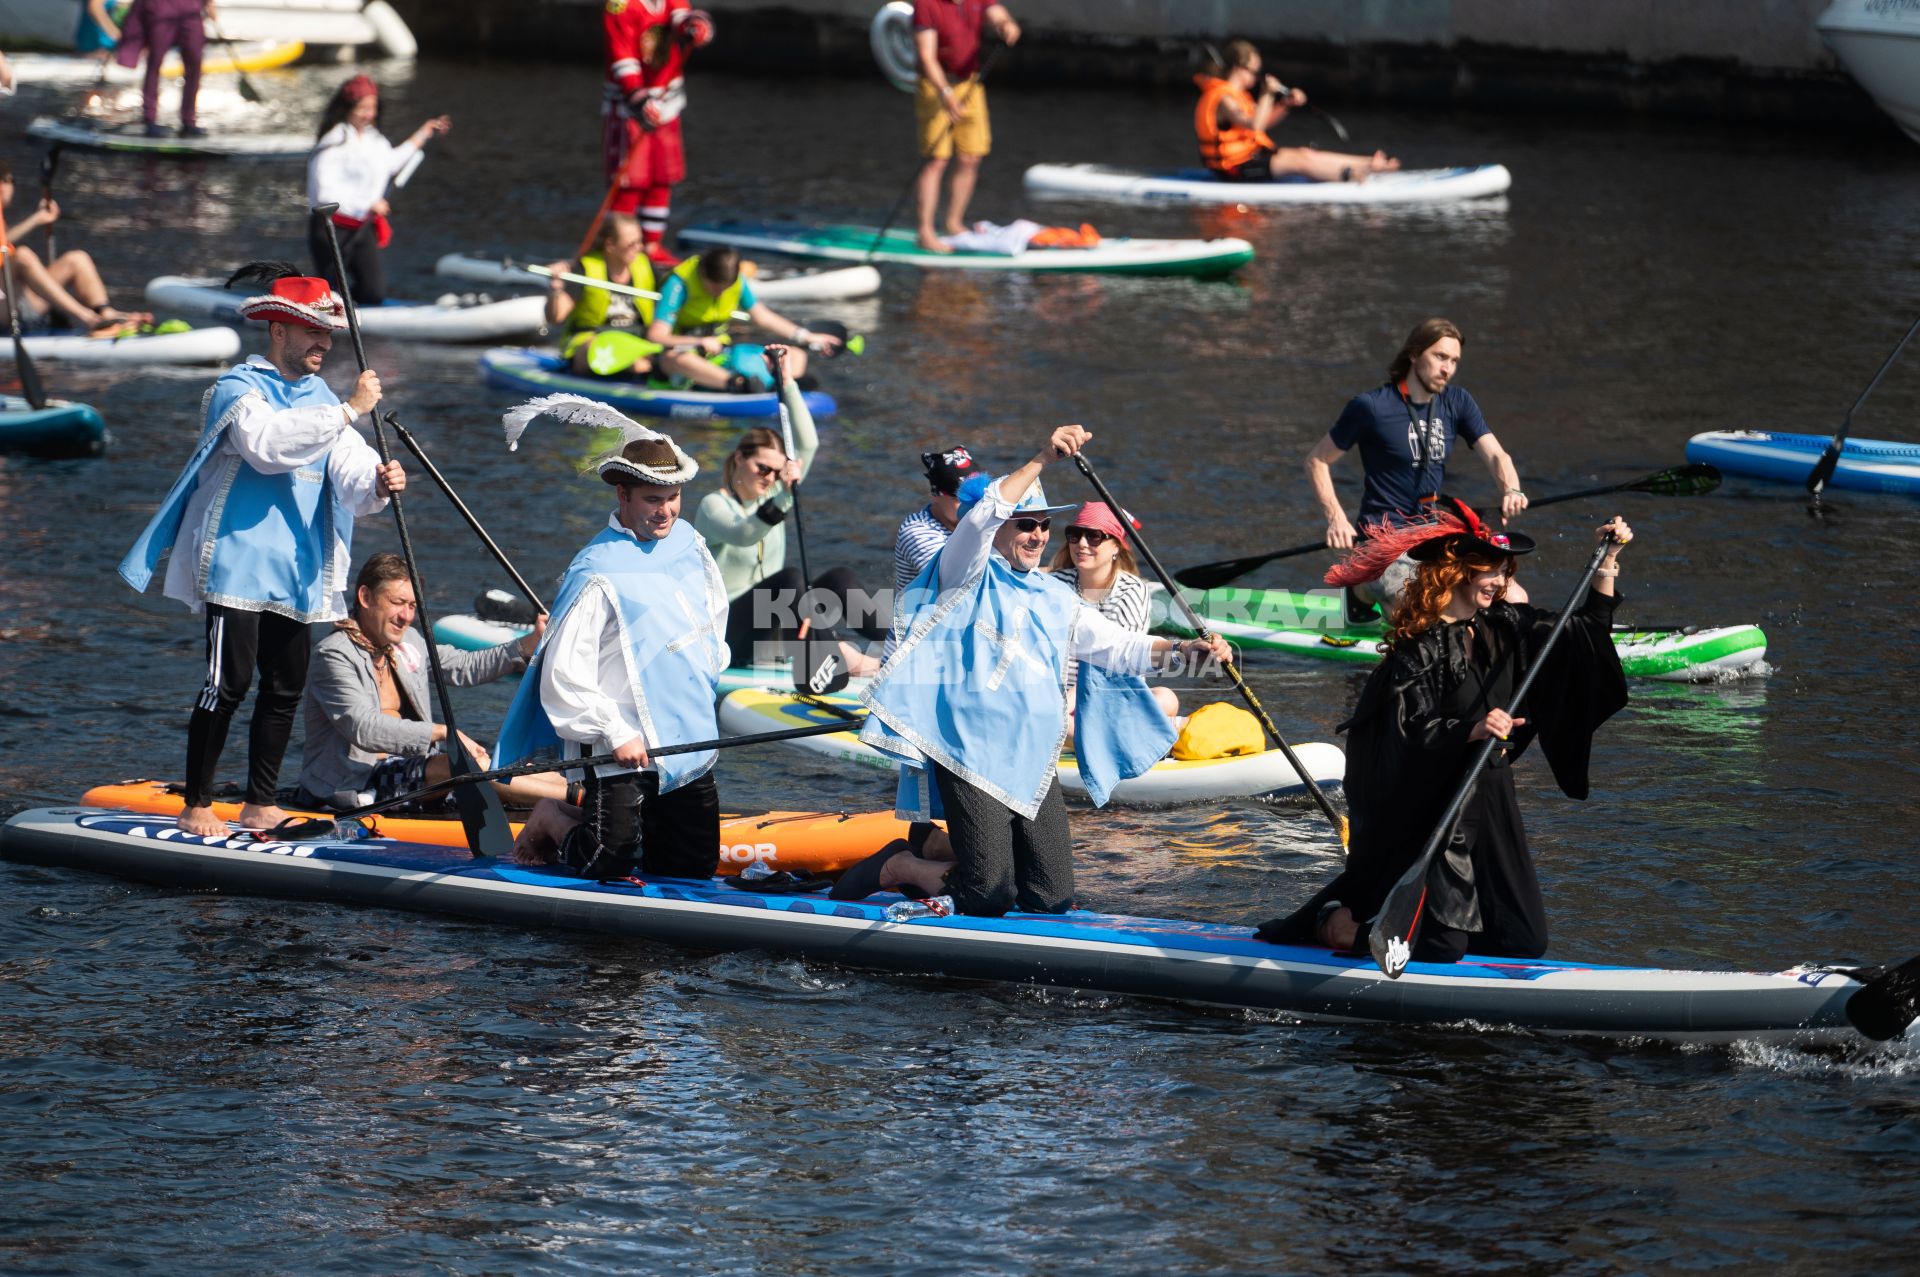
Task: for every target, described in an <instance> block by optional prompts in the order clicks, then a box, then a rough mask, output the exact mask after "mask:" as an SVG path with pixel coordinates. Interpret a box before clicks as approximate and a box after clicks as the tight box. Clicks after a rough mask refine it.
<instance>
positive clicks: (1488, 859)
mask: <svg viewBox="0 0 1920 1277" xmlns="http://www.w3.org/2000/svg"><path fill="white" fill-rule="evenodd" d="M1595 536H1596V538H1598V539H1600V540H1605V539H1607V538H1609V537H1611V538H1612V539H1613V541H1614V543H1615V544H1613V546H1612V547H1611V549H1609V550H1608V552H1607V553H1606V554H1605V555H1604V556H1603V557H1602V559H1601V561H1600V566H1599V569H1598V570H1597V571H1596V572H1595V574H1594V578H1593V583H1592V586H1591V587H1590V588H1589V589H1588V591H1587V594H1586V597H1585V598H1584V599H1583V600H1582V601H1581V602H1580V603H1579V604H1578V605H1577V607H1576V610H1575V611H1574V614H1573V615H1572V617H1570V618H1569V619H1568V624H1567V628H1566V630H1565V632H1564V633H1563V634H1562V635H1561V638H1560V641H1559V642H1558V643H1557V644H1556V645H1554V647H1553V648H1552V649H1551V651H1550V652H1549V653H1548V655H1547V657H1546V661H1547V664H1546V665H1545V667H1543V668H1542V670H1541V671H1540V677H1539V678H1538V680H1537V681H1536V682H1535V683H1534V685H1533V688H1532V690H1531V691H1529V693H1528V696H1527V702H1526V704H1524V705H1522V706H1519V707H1518V710H1517V713H1516V712H1515V706H1514V705H1513V694H1514V689H1515V688H1516V687H1518V686H1519V684H1520V682H1521V680H1522V679H1523V678H1524V677H1525V676H1526V672H1527V670H1528V668H1529V667H1531V666H1532V665H1533V664H1534V662H1535V661H1536V660H1538V659H1540V651H1541V648H1542V647H1543V645H1544V644H1545V642H1546V638H1547V635H1548V633H1549V632H1550V631H1551V630H1552V628H1553V625H1554V622H1555V620H1556V619H1557V618H1556V616H1555V614H1554V613H1552V612H1547V611H1543V610H1542V609H1540V608H1536V607H1532V606H1530V605H1527V604H1515V603H1510V602H1507V601H1506V597H1505V596H1506V592H1507V588H1508V584H1509V583H1510V582H1511V581H1512V579H1513V574H1514V572H1515V570H1516V568H1517V567H1518V563H1519V559H1520V556H1522V555H1525V554H1527V553H1529V552H1530V551H1531V550H1532V549H1533V541H1532V539H1531V538H1529V537H1527V536H1524V535H1522V534H1520V533H1517V532H1509V533H1502V532H1496V531H1494V530H1492V529H1490V528H1489V527H1487V526H1486V525H1485V524H1484V523H1482V522H1481V521H1480V518H1479V516H1478V515H1476V514H1475V513H1474V512H1473V511H1472V510H1471V509H1469V508H1468V507H1467V506H1466V505H1465V504H1464V503H1462V502H1460V501H1458V500H1456V499H1454V498H1451V497H1442V498H1441V499H1440V502H1439V506H1438V509H1437V510H1436V512H1435V513H1434V515H1433V516H1432V517H1431V518H1428V519H1425V520H1422V521H1420V522H1417V523H1411V524H1407V525H1405V526H1403V527H1400V528H1395V529H1391V530H1388V531H1383V532H1382V533H1381V534H1380V535H1378V536H1375V537H1373V538H1370V539H1369V540H1367V541H1364V542H1362V543H1361V544H1360V545H1359V546H1357V547H1355V548H1354V550H1353V551H1352V552H1351V553H1350V554H1349V555H1348V556H1347V557H1346V559H1345V560H1344V561H1342V562H1341V563H1340V564H1339V565H1338V566H1337V567H1335V568H1334V569H1333V570H1332V571H1330V572H1328V573H1327V578H1326V579H1327V583H1328V584H1330V585H1352V584H1354V583H1356V582H1360V581H1366V580H1370V579H1373V578H1375V577H1377V576H1378V575H1379V573H1380V572H1382V571H1384V570H1385V569H1386V567H1387V566H1388V565H1389V564H1391V563H1392V562H1393V561H1394V560H1395V559H1397V558H1399V557H1400V555H1401V554H1403V553H1405V554H1409V555H1411V556H1412V558H1413V560H1414V563H1415V565H1416V566H1415V569H1414V573H1413V577H1412V579H1411V580H1410V581H1409V582H1408V583H1407V586H1406V588H1405V589H1404V590H1403V591H1402V592H1401V594H1400V596H1399V598H1398V600H1397V601H1396V602H1395V603H1394V605H1393V609H1392V611H1391V612H1390V613H1389V615H1388V620H1387V627H1388V628H1387V654H1386V659H1385V660H1383V661H1382V662H1381V663H1380V665H1379V667H1378V668H1377V669H1375V670H1374V672H1373V674H1372V676H1371V677H1370V678H1368V679H1367V684H1366V687H1365V688H1364V689H1363V690H1362V691H1361V693H1360V703H1359V704H1358V705H1357V706H1356V707H1355V708H1354V712H1353V717H1352V718H1351V719H1349V720H1348V721H1347V722H1346V723H1345V724H1343V725H1342V728H1341V730H1342V731H1345V730H1347V729H1349V728H1350V729H1352V734H1351V735H1350V737H1349V739H1348V745H1347V774H1346V782H1345V784H1346V792H1347V804H1348V809H1349V811H1350V813H1351V816H1352V821H1353V829H1352V834H1353V837H1352V844H1351V846H1350V848H1349V854H1348V857H1347V863H1346V868H1345V870H1344V871H1343V872H1342V873H1341V874H1340V876H1339V877H1337V878H1335V879H1334V880H1333V882H1332V883H1331V884H1329V885H1328V886H1327V887H1326V888H1325V889H1324V890H1322V891H1321V892H1319V894H1317V895H1315V896H1314V897H1313V898H1312V899H1311V900H1309V901H1308V902H1307V903H1306V904H1305V905H1303V906H1302V907H1301V908H1300V909H1298V910H1296V911H1295V912H1294V913H1292V914H1291V915H1289V916H1287V917H1285V918H1276V919H1274V920H1273V921H1272V922H1269V923H1266V924H1265V925H1264V926H1262V927H1261V928H1260V929H1259V931H1258V932H1257V934H1258V936H1259V938H1260V939H1262V940H1268V941H1272V942H1274V943H1277V944H1299V945H1320V946H1325V947H1328V948H1332V949H1335V950H1339V951H1361V952H1364V951H1365V950H1366V948H1367V942H1368V932H1369V928H1370V925H1371V923H1372V921H1373V919H1374V917H1375V915H1376V914H1377V913H1378V912H1379V909H1380V906H1381V904H1382V903H1383V901H1384V900H1385V899H1386V896H1387V893H1388V891H1390V890H1391V889H1392V887H1393V885H1394V883H1396V882H1397V881H1399V879H1400V877H1401V875H1402V874H1404V873H1405V872H1406V871H1407V870H1408V869H1409V868H1410V867H1411V866H1412V864H1413V862H1414V860H1415V858H1416V857H1417V856H1418V855H1419V853H1420V850H1421V848H1422V847H1423V846H1425V844H1426V842H1427V839H1428V837H1429V836H1430V835H1431V834H1432V832H1433V828H1434V825H1435V824H1436V822H1437V821H1438V820H1439V819H1440V816H1441V814H1442V813H1443V812H1444V811H1445V810H1446V808H1447V806H1448V804H1449V803H1450V801H1451V800H1452V798H1453V794H1454V791H1455V789H1456V788H1457V787H1458V786H1459V784H1460V780H1461V777H1462V776H1463V775H1464V774H1465V773H1466V771H1467V768H1468V767H1469V765H1470V764H1471V762H1472V759H1473V756H1474V754H1475V752H1476V750H1477V748H1478V746H1479V744H1480V742H1482V741H1485V740H1487V739H1488V738H1490V737H1491V738H1497V739H1499V740H1501V741H1503V742H1506V746H1505V748H1504V750H1501V751H1497V752H1496V753H1495V755H1494V757H1493V759H1492V760H1491V762H1490V763H1489V765H1488V767H1487V769H1486V770H1485V772H1483V773H1482V775H1481V777H1480V779H1479V782H1478V784H1477V786H1476V787H1475V789H1474V792H1473V794H1472V796H1471V797H1470V798H1469V800H1468V802H1467V805H1466V807H1465V809H1464V811H1463V812H1462V813H1461V816H1460V819H1459V822H1458V823H1457V824H1456V825H1455V827H1454V829H1453V832H1452V835H1451V838H1450V841H1449V842H1448V843H1447V844H1446V845H1445V847H1444V849H1443V852H1442V854H1440V855H1438V856H1436V857H1435V858H1434V861H1433V866H1432V868H1431V870H1430V871H1429V873H1428V876H1427V895H1426V902H1425V905H1424V909H1423V913H1422V915H1421V918H1420V921H1419V925H1418V929H1417V930H1416V932H1415V936H1416V940H1415V944H1414V949H1413V960H1414V961H1416V962H1454V961H1457V960H1458V959H1459V958H1460V956H1461V955H1462V954H1463V953H1466V952H1468V951H1469V950H1471V951H1472V952H1474V953H1477V954H1483V955H1491V956H1500V957H1516V958H1535V957H1539V956H1540V955H1541V954H1542V953H1544V952H1546V948H1547V919H1546V908H1545V904H1544V902H1543V901H1542V899H1541V895H1540V884H1539V881H1538V879H1537V878H1536V877H1535V875H1534V870H1533V858H1532V854H1531V853H1530V852H1529V850H1528V848H1527V835H1526V829H1525V827H1524V826H1523V825H1522V823H1521V820H1520V807H1519V803H1518V801H1517V799H1516V797H1515V793H1514V785H1513V770H1512V762H1513V759H1515V758H1517V757H1518V756H1519V755H1520V754H1521V753H1522V752H1523V751H1524V750H1525V749H1526V747H1527V746H1528V745H1529V744H1531V743H1532V742H1533V741H1534V740H1535V739H1536V738H1537V739H1538V740H1539V741H1540V747H1541V752H1542V753H1544V754H1545V755H1546V758H1547V763H1548V764H1549V766H1551V767H1552V769H1553V775H1554V779H1555V780H1556V781H1557V782H1558V783H1559V785H1560V789H1561V791H1562V792H1563V793H1565V794H1566V795H1567V796H1568V797H1569V798H1585V797H1586V796H1587V761H1588V756H1589V754H1590V752H1591V750H1592V745H1593V733H1594V732H1595V731H1596V730H1597V729H1598V728H1599V726H1600V724H1602V723H1603V722H1605V721H1606V720H1607V719H1608V718H1609V717H1611V716H1612V715H1613V713H1614V712H1615V711H1616V710H1618V709H1619V708H1620V707H1621V706H1623V705H1625V704H1626V703H1627V687H1626V680H1625V678H1624V676H1623V675H1622V674H1621V672H1620V659H1619V657H1618V656H1617V655H1616V654H1615V652H1614V648H1613V641H1612V638H1611V635H1610V632H1609V631H1610V626H1611V623H1612V619H1613V610H1614V607H1615V605H1616V603H1617V602H1618V596H1617V595H1616V594H1615V591H1614V582H1615V580H1616V579H1617V578H1618V576H1619V573H1620V566H1619V562H1618V559H1619V553H1620V549H1621V548H1622V547H1623V546H1625V545H1626V543H1627V542H1629V541H1631V540H1632V539H1633V530H1632V529H1631V528H1629V527H1628V526H1627V524H1626V522H1625V521H1624V520H1622V519H1618V518H1616V519H1613V520H1611V521H1609V522H1608V523H1606V524H1604V525H1602V526H1601V527H1600V528H1599V529H1597V530H1596V532H1595Z"/></svg>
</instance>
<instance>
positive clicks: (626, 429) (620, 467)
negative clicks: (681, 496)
mask: <svg viewBox="0 0 1920 1277" xmlns="http://www.w3.org/2000/svg"><path fill="white" fill-rule="evenodd" d="M536 417H553V418H555V419H556V420H559V421H566V422H572V423H575V424H579V425H587V426H598V427H601V428H603V429H611V430H618V431H619V432H620V446H619V447H618V448H615V449H614V450H613V451H611V452H607V453H603V454H601V455H600V456H598V457H596V458H594V459H593V460H592V461H591V462H589V463H588V464H587V465H586V467H585V468H584V469H582V470H581V471H580V473H581V474H587V473H588V472H590V471H594V472H598V473H599V475H600V477H601V478H602V479H605V480H606V481H607V482H608V483H652V484H658V485H659V486H661V487H663V488H677V487H680V486H681V485H683V484H685V483H687V482H688V481H690V480H691V479H692V478H693V477H694V476H695V475H697V474H699V473H700V465H699V463H698V462H696V461H695V460H694V459H693V458H692V457H689V456H688V455H687V454H686V453H685V452H683V451H681V448H680V445H679V444H677V443H675V442H674V441H673V440H672V439H670V438H669V437H667V436H666V435H663V434H661V433H660V432H659V431H658V430H649V429H648V428H647V427H645V426H643V425H641V424H640V423H639V422H637V421H635V420H633V419H632V418H631V417H629V416H627V415H626V414H625V413H623V412H621V411H620V410H619V409H617V408H615V407H613V406H612V405H611V404H604V403H601V402H600V401H599V400H598V399H589V398H587V397H586V396H585V395H546V396H544V397H542V398H539V399H529V400H527V402H525V403H523V404H521V405H520V406H519V407H517V408H514V409H511V410H510V411H508V413H507V414H506V415H505V416H504V417H502V418H501V419H500V420H501V424H502V425H504V426H505V427H506V432H507V449H508V451H513V450H516V449H518V448H519V447H520V436H521V435H522V434H524V433H526V429H527V427H528V426H529V425H531V424H532V423H533V420H534V418H536Z"/></svg>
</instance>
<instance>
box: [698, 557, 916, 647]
mask: <svg viewBox="0 0 1920 1277" xmlns="http://www.w3.org/2000/svg"><path fill="white" fill-rule="evenodd" d="M800 581H801V577H800V569H799V568H797V567H794V566H793V565H792V564H788V565H787V566H786V567H784V568H781V569H780V570H779V571H778V572H775V573H774V574H773V575H772V576H770V577H768V578H766V579H765V580H763V581H761V582H760V583H759V584H758V585H755V586H753V587H752V588H751V589H748V590H747V591H745V592H744V593H743V594H741V595H740V597H738V598H736V599H735V600H734V601H733V604H732V606H731V607H729V608H728V609H727V648H728V650H729V651H731V652H732V654H733V663H734V664H735V665H756V664H762V663H764V662H762V661H760V660H758V659H756V654H755V652H754V648H755V647H756V646H757V645H762V644H772V645H775V646H774V647H773V648H770V649H768V650H764V651H762V652H760V653H759V654H758V655H759V656H763V657H765V658H766V659H767V660H768V661H772V660H777V659H779V658H780V657H783V656H785V655H787V652H786V644H787V642H788V641H789V640H790V639H793V638H796V637H797V636H798V634H799V622H800V621H801V620H802V619H803V618H804V617H805V616H808V615H813V614H814V613H813V612H806V611H803V609H802V608H801V607H800ZM813 588H814V590H815V591H818V592H819V593H820V594H821V595H822V596H823V597H822V598H821V599H820V603H821V606H822V607H828V606H829V605H828V604H827V603H826V600H825V598H824V596H826V595H831V596H832V598H833V600H834V604H833V605H832V606H831V607H830V613H837V614H838V615H837V617H836V616H834V615H831V614H830V615H829V616H828V617H827V618H826V619H827V621H828V622H830V623H831V624H832V625H833V628H835V629H837V630H840V631H841V632H842V633H845V634H857V635H859V636H860V637H862V638H868V639H881V638H885V637H886V634H887V630H886V626H885V624H884V623H881V624H878V625H877V626H876V622H884V618H879V617H874V616H872V615H871V611H872V609H871V607H869V606H865V605H864V604H863V600H864V598H865V592H864V591H863V590H861V588H860V580H859V578H858V577H856V576H854V574H853V573H852V572H851V571H849V570H848V569H846V568H832V569H830V570H828V571H826V572H822V573H821V574H820V575H819V576H816V577H814V578H813ZM756 611H757V612H758V613H759V615H758V616H755V612H756ZM816 629H817V627H816ZM813 632H816V631H810V633H813Z"/></svg>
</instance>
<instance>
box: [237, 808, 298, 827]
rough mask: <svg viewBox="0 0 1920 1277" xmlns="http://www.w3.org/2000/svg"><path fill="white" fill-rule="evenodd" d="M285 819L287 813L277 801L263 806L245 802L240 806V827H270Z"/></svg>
mask: <svg viewBox="0 0 1920 1277" xmlns="http://www.w3.org/2000/svg"><path fill="white" fill-rule="evenodd" d="M285 819H287V813H286V812H284V811H282V810H281V809H280V806H279V804H277V803H268V804H267V805H265V806H264V807H263V806H261V805H260V804H258V803H245V804H243V805H242V806H241V808H240V828H242V829H272V828H273V827H274V826H275V825H277V824H279V823H280V822H281V821H283V820H285Z"/></svg>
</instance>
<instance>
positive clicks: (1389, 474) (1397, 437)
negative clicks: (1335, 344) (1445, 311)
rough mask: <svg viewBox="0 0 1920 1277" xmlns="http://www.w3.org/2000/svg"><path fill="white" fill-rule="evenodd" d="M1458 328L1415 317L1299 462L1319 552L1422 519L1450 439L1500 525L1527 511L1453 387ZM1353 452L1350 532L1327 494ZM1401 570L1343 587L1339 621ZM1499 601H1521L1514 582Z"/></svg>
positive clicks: (1373, 599)
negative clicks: (1382, 376) (1323, 545)
mask: <svg viewBox="0 0 1920 1277" xmlns="http://www.w3.org/2000/svg"><path fill="white" fill-rule="evenodd" d="M1460 352H1461V338H1460V330H1459V328H1457V327H1456V326H1454V324H1453V323H1452V322H1451V321H1449V320H1445V319H1439V318H1433V319H1423V320H1421V321H1420V323H1419V324H1418V325H1416V326H1415V328H1414V330H1413V331H1412V332H1410V333H1408V334H1407V340H1406V342H1405V343H1404V344H1403V345H1402V346H1401V347H1400V353H1399V354H1397V355H1395V356H1394V357H1393V363H1392V364H1390V365H1389V366H1388V368H1387V379H1386V381H1384V382H1383V383H1381V384H1380V385H1379V386H1377V387H1375V388H1374V389H1372V390H1369V391H1366V392H1364V393H1362V394H1358V395H1355V396H1354V397H1353V398H1352V399H1350V400H1348V401H1347V406H1346V408H1345V409H1344V410H1342V411H1341V413H1340V419H1339V420H1338V421H1336V422H1334V424H1333V429H1332V430H1329V431H1328V432H1327V435H1326V437H1325V438H1324V439H1322V440H1321V441H1320V442H1319V443H1317V444H1315V445H1314V446H1313V451H1312V452H1310V453H1308V454H1307V460H1306V470H1307V481H1308V482H1309V483H1311V484H1312V485H1313V496H1314V500H1315V501H1316V502H1318V503H1319V506H1320V510H1321V513H1322V514H1324V515H1325V516H1326V520H1327V545H1328V547H1329V548H1330V549H1335V550H1345V549H1349V548H1351V547H1352V546H1353V543H1354V542H1355V541H1356V540H1364V539H1365V537H1366V534H1367V528H1368V527H1369V525H1372V524H1375V523H1386V524H1389V525H1398V524H1401V523H1405V522H1407V521H1408V520H1410V519H1415V518H1422V517H1425V515H1426V514H1427V513H1428V510H1429V507H1430V506H1431V505H1432V503H1433V502H1434V501H1436V500H1438V499H1439V496H1440V492H1441V490H1442V489H1443V488H1444V487H1445V486H1446V481H1447V450H1448V441H1449V440H1450V439H1451V438H1452V437H1453V436H1455V435H1458V436H1459V437H1460V438H1461V439H1464V440H1465V441H1466V443H1467V446H1468V447H1470V448H1472V449H1473V450H1474V451H1475V452H1477V453H1479V454H1480V460H1481V461H1482V462H1483V463H1485V465H1486V467H1487V473H1489V474H1491V475H1492V476H1493V479H1494V482H1495V483H1497V484H1498V485H1499V486H1500V522H1501V524H1502V525H1505V524H1506V523H1507V522H1508V521H1510V520H1512V519H1513V518H1514V517H1516V516H1517V515H1518V514H1519V513H1520V512H1521V511H1522V510H1524V509H1526V508H1527V494H1526V493H1525V492H1523V491H1521V488H1520V473H1519V471H1517V470H1515V469H1514V465H1513V459H1512V458H1511V457H1509V456H1508V455H1507V452H1506V449H1504V448H1502V447H1501V446H1500V441H1499V440H1498V439H1495V438H1494V437H1493V431H1492V430H1491V429H1489V428H1488V426H1487V421H1486V418H1485V417H1483V416H1481V415H1480V405H1479V404H1477V403H1475V402H1474V401H1473V396H1472V395H1470V394H1468V393H1467V392H1466V391H1465V390H1463V389H1461V388H1460V387H1459V386H1456V385H1454V384H1453V378H1454V374H1455V373H1456V372H1457V371H1458V370H1459V367H1460ZM1356 445H1358V446H1359V449H1360V466H1361V470H1362V472H1363V477H1364V479H1365V485H1366V486H1365V488H1364V490H1363V491H1362V493H1361V497H1360V517H1359V525H1360V526H1359V529H1358V530H1356V529H1355V527H1354V525H1353V524H1352V523H1350V522H1348V521H1347V516H1346V512H1345V511H1343V510H1342V509H1341V508H1340V498H1339V496H1338V494H1336V493H1335V492H1334V490H1333V464H1334V462H1336V461H1338V460H1340V458H1341V457H1344V456H1345V455H1346V454H1347V452H1348V450H1349V449H1351V448H1353V447H1354V446H1356ZM1410 571H1411V565H1410V563H1407V564H1397V565H1395V568H1392V569H1389V570H1388V572H1387V574H1386V575H1385V576H1384V577H1382V578H1381V580H1380V582H1379V584H1380V586H1381V587H1382V590H1383V591H1384V593H1376V592H1375V591H1372V590H1368V589H1365V588H1364V587H1362V588H1361V589H1355V588H1353V587H1349V588H1348V589H1347V623H1348V624H1350V625H1365V624H1367V623H1369V622H1371V621H1372V620H1373V619H1374V616H1375V612H1376V609H1375V606H1374V605H1375V604H1376V603H1381V602H1385V601H1386V599H1387V598H1388V597H1390V596H1391V594H1392V593H1394V592H1396V591H1397V590H1398V589H1399V586H1400V584H1401V582H1403V581H1404V580H1405V579H1406V576H1407V575H1408V573H1409V572H1410ZM1507 599H1508V601H1509V602H1513V603H1525V602H1526V601H1527V594H1526V591H1525V590H1522V589H1521V588H1520V586H1519V583H1518V582H1514V583H1513V584H1512V585H1510V586H1509V587H1508V590H1507Z"/></svg>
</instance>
